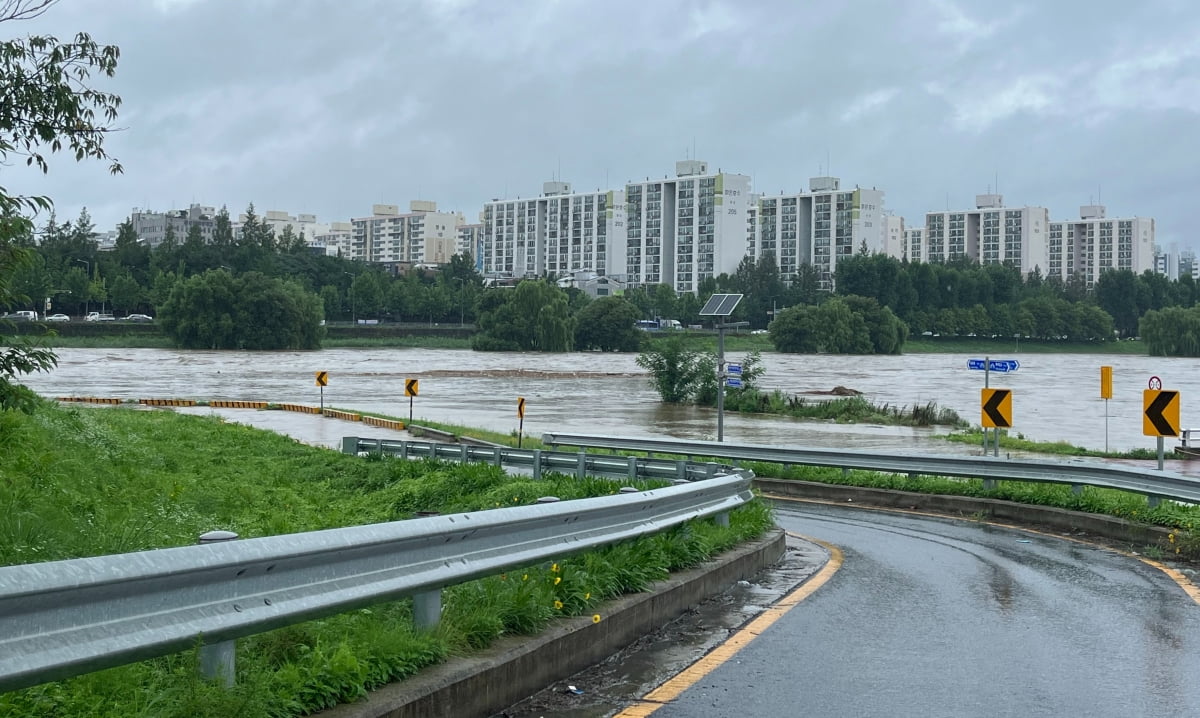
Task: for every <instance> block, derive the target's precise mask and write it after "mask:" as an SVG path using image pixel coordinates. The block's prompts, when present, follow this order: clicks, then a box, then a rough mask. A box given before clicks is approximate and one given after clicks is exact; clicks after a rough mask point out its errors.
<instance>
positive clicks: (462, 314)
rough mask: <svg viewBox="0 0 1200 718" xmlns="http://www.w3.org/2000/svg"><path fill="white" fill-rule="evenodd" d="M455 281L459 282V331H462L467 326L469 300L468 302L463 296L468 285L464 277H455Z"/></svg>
mask: <svg viewBox="0 0 1200 718" xmlns="http://www.w3.org/2000/svg"><path fill="white" fill-rule="evenodd" d="M454 281H456V282H458V327H459V329H461V328H463V327H465V326H466V325H467V323H466V304H467V300H466V297H464V296H463V294H464V292H465V291H466V288H467V284H466V280H464V279H463V278H462V277H455V278H454Z"/></svg>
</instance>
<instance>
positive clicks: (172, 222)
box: [129, 204, 217, 247]
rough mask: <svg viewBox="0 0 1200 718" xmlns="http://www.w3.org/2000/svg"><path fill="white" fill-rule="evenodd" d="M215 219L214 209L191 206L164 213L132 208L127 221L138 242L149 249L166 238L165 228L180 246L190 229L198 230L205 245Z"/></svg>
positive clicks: (211, 233)
mask: <svg viewBox="0 0 1200 718" xmlns="http://www.w3.org/2000/svg"><path fill="white" fill-rule="evenodd" d="M216 217H217V208H216V207H205V206H203V205H199V204H193V205H190V206H189V207H188V208H187V209H172V210H168V211H166V212H152V211H150V210H148V209H147V210H142V209H138V208H136V207H134V209H133V212H132V213H130V215H129V221H130V222H131V223H132V224H133V231H134V232H135V233H137V236H138V240H139V241H141V242H144V243H146V244H147V245H148V246H150V247H157V246H158V245H160V244H162V241H163V239H164V238H165V237H166V235H167V227H170V228H171V230H172V231H173V232H174V234H175V241H176V242H179V243H180V244H182V243H183V241H184V240H185V239H187V235H188V231H189V230H191V228H192V227H197V228H198V229H199V230H200V236H201V237H202V238H203V239H204V241H205V243H208V242H211V241H212V235H213V227H214V226H215V224H216Z"/></svg>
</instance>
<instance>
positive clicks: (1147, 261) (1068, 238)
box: [1046, 205, 1155, 287]
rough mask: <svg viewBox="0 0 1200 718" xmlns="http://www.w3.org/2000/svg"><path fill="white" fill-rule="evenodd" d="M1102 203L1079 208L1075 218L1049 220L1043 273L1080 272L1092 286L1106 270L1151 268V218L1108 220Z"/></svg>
mask: <svg viewBox="0 0 1200 718" xmlns="http://www.w3.org/2000/svg"><path fill="white" fill-rule="evenodd" d="M1105 214H1106V211H1105V208H1104V206H1103V205H1085V206H1083V207H1080V208H1079V217H1080V218H1079V219H1073V220H1069V221H1065V222H1051V223H1049V245H1048V250H1047V255H1048V261H1049V265H1048V269H1047V271H1046V274H1047V276H1057V277H1059V278H1061V279H1063V280H1066V279H1067V277H1069V276H1071V275H1074V274H1082V275H1083V276H1084V278H1085V279H1086V281H1087V285H1088V286H1089V287H1090V286H1092V285H1093V284H1094V283H1095V282H1096V280H1097V279H1099V278H1100V275H1101V274H1102V273H1103V272H1104V271H1105V270H1107V269H1128V270H1130V271H1132V272H1133V273H1134V274H1141V273H1142V272H1144V271H1145V270H1147V269H1154V268H1155V265H1154V220H1153V219H1150V218H1148V217H1131V218H1127V219H1110V218H1108V217H1106V216H1105Z"/></svg>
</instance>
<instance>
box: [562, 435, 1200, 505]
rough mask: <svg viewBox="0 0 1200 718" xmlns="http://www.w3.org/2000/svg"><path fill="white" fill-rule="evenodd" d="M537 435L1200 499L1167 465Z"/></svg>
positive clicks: (588, 443)
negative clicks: (1165, 468)
mask: <svg viewBox="0 0 1200 718" xmlns="http://www.w3.org/2000/svg"><path fill="white" fill-rule="evenodd" d="M542 441H543V442H544V443H546V444H549V445H550V446H577V447H580V448H593V449H614V450H617V449H620V450H626V451H643V452H647V453H649V454H655V453H657V454H675V455H682V456H689V457H690V456H705V457H707V456H711V457H716V458H724V459H733V460H736V461H763V462H769V463H774V464H800V465H804V466H830V467H840V468H842V469H846V470H849V469H862V470H866V471H882V472H889V473H898V474H909V475H912V476H922V475H924V476H954V477H963V478H977V479H983V480H984V482H985V486H987V487H989V488H991V487H994V483H993V482H995V481H1001V480H1010V481H1034V482H1042V483H1055V484H1072V485H1073V486H1099V487H1103V488H1109V489H1122V490H1124V491H1131V492H1134V493H1139V494H1145V495H1146V496H1148V497H1149V498H1150V502H1151V505H1153V504H1154V503H1157V501H1158V499H1159V498H1167V499H1174V500H1178V501H1186V502H1189V503H1200V480H1198V479H1196V478H1193V477H1190V476H1184V475H1183V474H1179V473H1176V472H1172V471H1158V470H1155V469H1142V468H1137V467H1133V466H1115V465H1113V464H1107V463H1101V462H1096V461H1082V460H1079V459H1074V460H1069V461H1062V460H1054V459H1036V460H1034V459H1000V458H992V457H987V456H906V455H901V454H881V453H868V452H864V451H854V450H847V449H813V448H800V447H785V446H761V445H753V444H749V445H747V444H727V443H721V442H715V441H688V440H682V439H640V438H633V437H616V436H598V435H592V434H566V433H558V432H554V433H547V434H544V435H543V436H542Z"/></svg>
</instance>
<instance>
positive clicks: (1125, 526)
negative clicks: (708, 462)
mask: <svg viewBox="0 0 1200 718" xmlns="http://www.w3.org/2000/svg"><path fill="white" fill-rule="evenodd" d="M754 486H755V488H757V489H759V490H761V491H763V492H764V493H765V494H774V495H776V496H794V497H797V498H806V499H819V500H822V501H837V502H843V503H844V502H853V503H856V504H861V505H864V506H878V507H882V508H896V509H914V510H917V511H929V512H933V513H940V514H949V515H953V516H961V517H963V518H969V517H971V516H985V517H987V518H988V519H995V520H1000V521H1011V522H1012V523H1015V524H1030V525H1036V526H1044V527H1047V528H1051V529H1054V530H1057V531H1083V532H1086V533H1089V534H1092V535H1095V536H1101V537H1103V538H1106V539H1110V540H1113V541H1118V542H1122V543H1128V544H1136V545H1141V546H1145V545H1151V544H1153V545H1158V546H1164V547H1166V546H1169V545H1170V544H1169V542H1168V541H1167V534H1170V533H1171V529H1168V528H1163V527H1161V526H1151V525H1149V524H1140V523H1137V522H1135V521H1129V520H1126V519H1122V518H1117V517H1115V516H1105V515H1103V514H1089V513H1084V512H1082V511H1069V510H1067V509H1060V508H1057V507H1054V506H1037V505H1034V504H1020V503H1017V502H1015V501H1002V500H1000V499H983V498H976V497H973V496H943V495H941V494H919V493H915V492H912V491H897V490H894V489H874V488H867V487H862V486H843V485H840V484H822V483H818V482H813V481H793V480H789V479H755V480H754Z"/></svg>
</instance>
